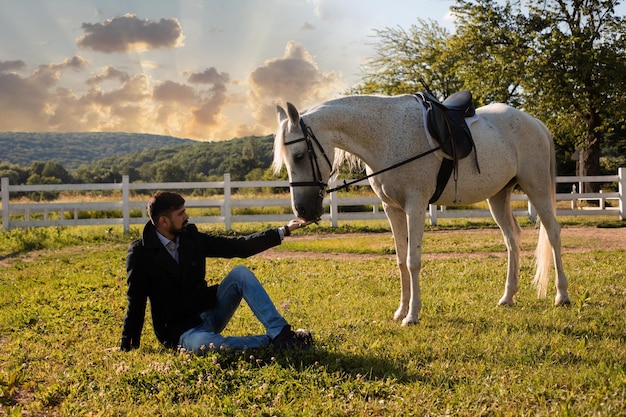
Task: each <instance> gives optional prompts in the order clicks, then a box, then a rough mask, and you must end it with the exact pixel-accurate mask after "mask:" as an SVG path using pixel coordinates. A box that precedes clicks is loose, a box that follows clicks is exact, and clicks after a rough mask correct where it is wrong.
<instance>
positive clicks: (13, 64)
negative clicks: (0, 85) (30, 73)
mask: <svg viewBox="0 0 626 417" xmlns="http://www.w3.org/2000/svg"><path fill="white" fill-rule="evenodd" d="M24 68H26V63H25V62H24V61H22V60H21V59H18V60H15V61H0V72H5V71H17V70H22V69H24Z"/></svg>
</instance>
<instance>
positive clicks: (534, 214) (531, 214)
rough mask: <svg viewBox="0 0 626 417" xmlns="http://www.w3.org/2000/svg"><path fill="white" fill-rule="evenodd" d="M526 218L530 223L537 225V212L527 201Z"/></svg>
mask: <svg viewBox="0 0 626 417" xmlns="http://www.w3.org/2000/svg"><path fill="white" fill-rule="evenodd" d="M528 218H529V219H530V222H531V223H537V210H535V206H533V204H532V203H531V202H530V200H528Z"/></svg>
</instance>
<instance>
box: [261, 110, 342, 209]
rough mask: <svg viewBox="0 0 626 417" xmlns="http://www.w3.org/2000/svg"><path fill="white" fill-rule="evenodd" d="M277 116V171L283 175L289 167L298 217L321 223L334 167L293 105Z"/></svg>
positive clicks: (294, 206) (293, 201) (293, 202)
mask: <svg viewBox="0 0 626 417" xmlns="http://www.w3.org/2000/svg"><path fill="white" fill-rule="evenodd" d="M277 112H278V133H277V134H276V137H275V140H274V162H273V166H274V171H275V172H276V173H278V172H280V169H281V168H282V166H283V163H284V164H285V165H286V167H287V173H288V175H289V186H290V188H291V204H292V208H293V211H294V213H295V215H296V216H298V217H299V218H300V219H302V220H305V221H315V220H319V218H320V217H321V216H322V214H323V213H324V206H323V201H324V196H325V195H326V186H327V180H328V178H329V177H330V175H331V171H332V164H331V162H330V159H329V158H328V156H327V155H326V152H325V150H324V148H323V146H322V144H321V143H320V141H318V139H317V138H316V137H315V135H314V134H313V131H312V130H311V128H310V127H308V126H307V125H306V124H305V123H304V121H303V120H302V118H301V117H300V113H298V110H296V108H295V106H294V105H293V104H291V103H287V111H286V112H285V110H283V108H282V107H280V106H278V107H277ZM332 150H333V149H331V151H332ZM331 156H332V155H331Z"/></svg>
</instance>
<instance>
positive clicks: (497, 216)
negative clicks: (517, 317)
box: [488, 182, 522, 306]
mask: <svg viewBox="0 0 626 417" xmlns="http://www.w3.org/2000/svg"><path fill="white" fill-rule="evenodd" d="M514 186H515V183H514V182H511V183H509V184H508V185H507V186H506V187H505V188H503V189H502V190H501V191H500V192H498V194H496V195H494V196H493V197H491V198H489V200H488V202H489V209H490V210H491V214H492V216H493V218H494V220H495V221H496V223H497V224H498V226H499V227H500V230H501V231H502V235H503V237H504V244H505V245H506V250H507V252H508V258H509V261H508V270H507V274H506V284H505V286H504V295H503V296H502V298H500V301H499V302H498V304H499V305H511V306H512V305H513V304H514V301H513V296H514V295H515V294H516V293H517V290H518V276H519V268H520V263H519V262H520V238H521V234H522V230H521V229H520V227H519V224H518V223H517V220H516V219H515V216H514V215H513V210H512V209H511V192H512V191H513V187H514Z"/></svg>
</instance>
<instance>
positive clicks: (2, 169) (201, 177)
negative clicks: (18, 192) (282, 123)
mask: <svg viewBox="0 0 626 417" xmlns="http://www.w3.org/2000/svg"><path fill="white" fill-rule="evenodd" d="M29 135H30V136H29V139H28V140H26V139H24V138H21V139H22V140H20V138H19V137H18V136H15V135H14V134H0V146H1V148H0V149H4V150H5V152H4V153H3V154H1V155H0V177H8V178H9V182H10V183H11V184H55V183H112V182H119V181H121V179H122V176H123V175H128V176H129V177H130V180H131V181H133V182H137V181H141V182H170V181H211V180H216V179H220V178H223V175H224V173H226V172H228V173H230V174H231V178H232V179H233V180H246V179H248V180H254V179H261V178H262V177H263V176H264V175H267V174H268V173H267V171H268V169H269V167H270V165H271V161H272V151H273V136H272V135H268V136H264V137H256V136H251V137H245V138H236V139H231V140H228V141H221V142H198V141H192V140H185V139H178V138H173V137H168V136H161V137H159V136H156V137H155V136H154V135H134V134H116V135H113V134H104V135H100V134H93V133H86V134H83V135H84V136H81V134H68V136H67V137H64V138H57V139H56V140H54V141H51V140H50V137H49V136H48V137H47V139H48V140H46V134H41V135H40V136H37V134H29ZM11 141H13V142H11ZM18 153H19V154H20V155H19V157H18V156H16V155H15V154H18ZM16 161H17V162H16ZM19 161H21V162H19ZM78 162H80V163H78ZM270 175H271V174H270ZM271 179H275V177H273V176H272V178H271Z"/></svg>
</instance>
